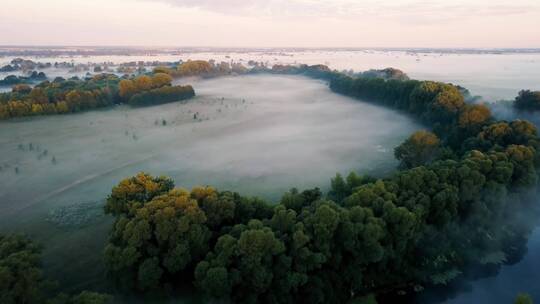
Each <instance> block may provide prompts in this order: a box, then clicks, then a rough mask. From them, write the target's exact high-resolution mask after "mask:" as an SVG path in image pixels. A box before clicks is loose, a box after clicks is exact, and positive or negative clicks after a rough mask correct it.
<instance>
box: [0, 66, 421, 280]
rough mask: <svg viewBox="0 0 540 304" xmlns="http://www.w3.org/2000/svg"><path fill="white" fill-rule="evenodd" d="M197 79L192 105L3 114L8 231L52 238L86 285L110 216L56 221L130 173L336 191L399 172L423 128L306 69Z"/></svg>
mask: <svg viewBox="0 0 540 304" xmlns="http://www.w3.org/2000/svg"><path fill="white" fill-rule="evenodd" d="M194 86H195V90H196V92H197V95H198V96H197V97H196V98H194V99H193V100H190V101H189V102H187V103H172V104H167V105H162V106H155V107H149V108H137V109H131V108H127V107H116V108H114V109H110V110H103V111H93V112H87V113H82V114H73V115H65V116H50V117H41V118H32V119H24V120H18V121H9V122H2V123H0V166H1V171H0V216H1V219H2V224H3V225H2V230H15V231H23V232H28V233H30V234H31V235H33V236H35V237H36V238H37V239H38V240H43V241H46V242H47V248H46V263H45V264H46V266H47V267H48V271H50V272H51V273H53V274H55V275H56V276H57V277H58V276H59V275H61V277H65V278H66V280H69V282H70V283H73V284H75V283H77V284H78V283H80V282H77V280H91V279H95V277H94V278H92V275H93V274H92V273H93V272H94V271H96V272H98V270H99V269H101V267H97V266H95V263H99V261H100V252H101V246H103V242H104V239H105V236H106V231H107V230H108V227H109V226H108V225H109V224H110V223H109V221H110V219H108V218H105V219H104V220H101V222H98V223H93V224H92V225H89V226H88V227H86V228H80V227H77V228H76V229H71V230H65V229H61V228H62V227H58V225H55V223H51V222H48V221H47V218H48V217H50V216H51V212H52V211H54V210H55V209H58V208H59V207H62V206H71V205H73V204H81V206H85V207H84V208H86V206H87V204H88V203H92V202H97V204H98V205H99V204H100V203H101V202H102V200H103V199H104V198H105V197H106V195H107V194H108V193H109V192H110V189H111V187H112V186H113V185H114V184H116V183H117V182H118V181H119V180H121V179H122V178H124V177H127V176H131V175H134V174H136V173H137V172H140V171H147V172H150V173H152V174H155V175H161V174H164V175H168V176H171V177H172V178H173V179H174V180H175V181H176V184H177V185H178V186H183V187H192V186H194V185H207V184H209V185H213V186H216V187H219V188H220V189H230V190H235V191H239V192H241V193H243V194H249V195H258V196H262V197H265V198H267V199H271V200H276V199H278V198H279V196H280V195H281V194H282V193H283V192H284V191H286V190H288V189H289V188H290V187H293V186H296V187H299V188H307V187H315V186H319V187H322V188H323V189H325V188H327V186H328V185H329V179H330V177H332V176H333V175H334V174H335V173H336V172H342V173H347V172H349V171H350V170H355V171H357V172H360V173H373V174H384V173H385V172H389V171H392V170H394V169H395V166H396V161H395V160H394V158H393V148H394V147H395V146H396V145H398V144H399V143H400V142H401V141H403V139H404V138H405V137H406V136H408V135H409V134H410V133H411V132H413V131H414V130H416V129H419V128H421V126H419V125H417V124H416V123H414V122H412V121H411V119H410V118H408V117H406V116H403V115H402V114H399V113H396V112H394V111H391V110H389V109H386V108H382V107H377V106H374V105H371V104H367V103H362V102H358V101H354V100H352V99H349V98H346V97H342V96H339V95H336V94H333V93H332V92H330V90H329V89H328V87H327V86H326V85H325V84H324V83H322V82H320V81H315V80H311V79H307V78H302V77H283V76H242V77H230V78H220V79H214V80H204V81H199V82H196V83H194ZM70 210H71V209H70ZM83 213H84V212H83ZM62 214H64V213H61V215H62ZM53 215H54V214H53ZM56 215H57V214H56ZM56 215H54V216H56ZM66 216H70V215H69V212H68V214H67V215H66ZM55 218H56V217H55ZM60 220H62V219H61V218H60ZM66 221H67V222H68V223H69V222H70V219H66ZM100 223H101V224H100ZM56 224H58V223H56ZM60 224H62V223H60ZM96 233H97V234H99V236H95V234H96ZM68 248H71V249H72V251H70V250H68ZM81 251H82V252H81ZM92 259H93V260H92ZM66 263H68V264H69V263H71V264H70V265H71V266H70V267H66V266H65V265H66ZM88 267H92V268H91V270H92V271H90V269H88ZM94 275H95V273H94ZM78 276H83V278H78ZM88 284H90V283H88ZM79 286H80V285H79Z"/></svg>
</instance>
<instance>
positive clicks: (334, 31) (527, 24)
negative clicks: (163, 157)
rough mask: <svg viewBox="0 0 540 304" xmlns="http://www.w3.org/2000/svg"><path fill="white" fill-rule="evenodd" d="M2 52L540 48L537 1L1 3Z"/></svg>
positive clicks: (23, 0) (100, 0)
mask: <svg viewBox="0 0 540 304" xmlns="http://www.w3.org/2000/svg"><path fill="white" fill-rule="evenodd" d="M1 8H2V9H1V10H0V33H2V35H0V45H6V44H19V45H21V44H34V45H48V44H69V45H176V46H255V47H271V46H278V47H281V46H285V47H287V46H292V47H540V1H539V0H452V1H449V0H444V1H442V0H431V1H427V0H392V1H381V0H152V1H150V0H92V1H88V0H47V1H44V0H2V6H1Z"/></svg>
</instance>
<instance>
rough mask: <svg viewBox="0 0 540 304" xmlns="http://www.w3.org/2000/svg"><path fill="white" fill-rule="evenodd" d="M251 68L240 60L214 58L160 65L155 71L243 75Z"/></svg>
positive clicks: (178, 74) (215, 75) (186, 75)
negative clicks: (227, 60)
mask: <svg viewBox="0 0 540 304" xmlns="http://www.w3.org/2000/svg"><path fill="white" fill-rule="evenodd" d="M249 71H250V69H248V68H246V67H245V66H244V65H242V64H241V63H238V62H236V63H235V62H231V63H229V62H220V63H217V62H215V61H214V60H209V61H206V60H189V61H185V62H182V63H180V64H178V65H177V66H160V67H156V68H154V73H165V74H168V75H171V76H172V77H191V76H197V77H205V78H208V77H217V76H225V75H231V74H236V75H241V74H246V73H249Z"/></svg>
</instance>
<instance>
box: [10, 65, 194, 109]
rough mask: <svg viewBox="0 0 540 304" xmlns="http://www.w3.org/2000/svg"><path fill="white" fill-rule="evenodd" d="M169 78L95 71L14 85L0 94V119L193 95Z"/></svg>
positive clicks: (191, 89)
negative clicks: (83, 76)
mask: <svg viewBox="0 0 540 304" xmlns="http://www.w3.org/2000/svg"><path fill="white" fill-rule="evenodd" d="M171 81H172V78H171V77H170V76H169V75H167V74H164V73H155V74H153V75H150V76H148V75H142V76H138V77H136V78H133V79H125V78H120V77H118V76H116V75H113V74H99V75H96V76H94V77H92V78H88V79H84V80H81V79H79V78H77V77H73V78H70V79H67V80H66V79H63V78H61V77H57V78H56V79H55V80H54V81H52V82H51V81H43V82H41V83H40V84H38V85H36V86H35V87H33V88H32V87H30V86H28V85H25V84H18V85H15V86H13V88H12V91H11V92H8V93H2V94H0V119H9V118H15V117H23V116H32V115H50V114H66V113H76V112H82V111H87V110H92V109H97V108H103V107H108V106H112V105H115V104H123V103H125V104H130V105H151V104H161V103H165V102H173V101H178V100H182V99H186V98H190V97H192V96H194V91H193V88H192V87H191V86H171ZM132 99H133V100H132Z"/></svg>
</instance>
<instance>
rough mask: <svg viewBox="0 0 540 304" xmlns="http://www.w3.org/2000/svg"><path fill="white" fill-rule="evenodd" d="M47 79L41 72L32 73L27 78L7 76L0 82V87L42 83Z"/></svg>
mask: <svg viewBox="0 0 540 304" xmlns="http://www.w3.org/2000/svg"><path fill="white" fill-rule="evenodd" d="M45 79H47V76H46V75H45V73H43V72H39V73H38V72H37V71H33V72H32V73H30V74H28V76H16V75H8V76H6V77H4V79H1V80H0V86H12V85H16V84H21V83H32V82H36V81H42V80H45Z"/></svg>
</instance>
